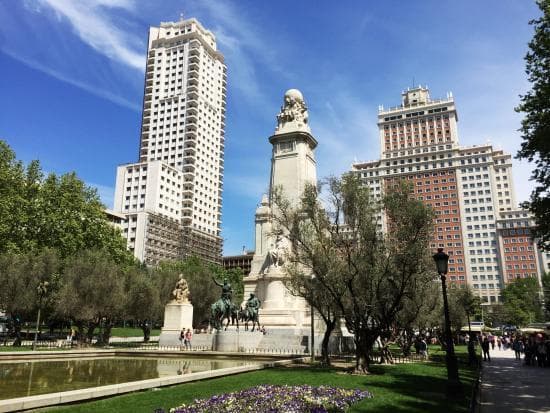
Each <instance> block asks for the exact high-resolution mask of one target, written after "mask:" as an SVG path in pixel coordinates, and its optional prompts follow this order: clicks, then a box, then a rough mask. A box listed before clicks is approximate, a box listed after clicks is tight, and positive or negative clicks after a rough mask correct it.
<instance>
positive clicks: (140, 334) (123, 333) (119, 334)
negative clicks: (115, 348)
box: [111, 327, 160, 337]
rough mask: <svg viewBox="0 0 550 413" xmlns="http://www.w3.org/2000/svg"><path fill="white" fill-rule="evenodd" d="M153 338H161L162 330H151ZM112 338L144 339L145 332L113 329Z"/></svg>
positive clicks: (129, 328) (123, 328)
mask: <svg viewBox="0 0 550 413" xmlns="http://www.w3.org/2000/svg"><path fill="white" fill-rule="evenodd" d="M151 336H160V329H154V330H151ZM111 337H143V330H142V329H141V328H132V327H113V329H112V330H111Z"/></svg>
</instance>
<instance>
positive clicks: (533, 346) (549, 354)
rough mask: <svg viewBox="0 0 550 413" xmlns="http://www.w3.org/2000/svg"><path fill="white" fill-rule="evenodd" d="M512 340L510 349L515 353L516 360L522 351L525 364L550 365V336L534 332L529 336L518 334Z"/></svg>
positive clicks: (519, 358) (519, 357)
mask: <svg viewBox="0 0 550 413" xmlns="http://www.w3.org/2000/svg"><path fill="white" fill-rule="evenodd" d="M512 340H513V341H512V349H513V350H514V352H515V354H516V360H521V354H522V353H523V354H524V360H525V364H526V365H528V366H539V367H550V337H548V336H546V337H545V335H543V334H542V333H536V334H531V335H530V336H519V335H518V336H517V337H514V338H513V339H512Z"/></svg>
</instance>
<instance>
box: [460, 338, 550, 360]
mask: <svg viewBox="0 0 550 413" xmlns="http://www.w3.org/2000/svg"><path fill="white" fill-rule="evenodd" d="M475 340H476V339H475V338H472V339H469V338H466V342H468V350H469V352H472V353H473V354H475V349H474V345H475ZM477 340H478V341H480V342H481V350H482V354H483V360H484V361H491V354H490V351H491V350H495V347H498V349H499V350H501V351H503V350H509V349H510V350H513V351H514V354H515V357H516V360H521V357H522V355H524V360H525V364H526V365H528V366H539V367H550V337H548V336H546V335H544V334H542V333H535V334H531V335H520V334H519V333H518V334H514V335H511V336H509V337H508V336H502V337H498V336H494V335H491V334H487V335H485V334H484V335H483V336H478V337H477Z"/></svg>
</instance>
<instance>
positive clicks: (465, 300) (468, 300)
mask: <svg viewBox="0 0 550 413" xmlns="http://www.w3.org/2000/svg"><path fill="white" fill-rule="evenodd" d="M451 291H452V292H453V294H452V295H453V297H452V298H453V300H452V303H453V305H452V306H451V307H452V308H451V311H452V312H454V313H455V314H456V317H457V318H462V320H464V321H465V322H462V323H461V324H459V325H454V326H455V329H460V328H462V326H463V325H467V326H468V332H469V335H470V336H471V335H472V331H471V328H470V321H471V319H472V318H473V317H474V316H475V315H476V314H477V313H479V312H480V310H481V299H480V298H479V296H477V295H475V294H474V292H473V290H472V288H471V287H470V286H469V285H466V286H465V288H455V289H451ZM458 331H459V330H458Z"/></svg>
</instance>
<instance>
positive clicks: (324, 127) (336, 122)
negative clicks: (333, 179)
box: [310, 92, 380, 178]
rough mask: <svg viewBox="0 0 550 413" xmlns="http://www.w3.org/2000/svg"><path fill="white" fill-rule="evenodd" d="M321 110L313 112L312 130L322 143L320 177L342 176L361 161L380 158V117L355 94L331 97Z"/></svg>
mask: <svg viewBox="0 0 550 413" xmlns="http://www.w3.org/2000/svg"><path fill="white" fill-rule="evenodd" d="M330 96H331V97H330V100H326V101H325V102H324V103H323V104H322V105H321V106H320V107H314V109H313V111H312V110H310V119H311V129H312V132H313V134H314V136H315V137H316V138H317V140H318V142H319V147H318V149H317V153H316V157H317V165H318V171H317V175H318V177H319V178H323V177H326V176H328V175H339V174H341V173H343V172H346V171H349V170H350V169H351V164H352V163H353V162H355V161H357V160H366V159H377V158H379V151H380V148H379V141H378V132H377V128H376V122H375V119H376V114H375V113H373V111H372V109H371V108H370V106H368V105H367V104H366V103H365V102H363V101H361V100H360V99H358V98H356V97H355V96H352V95H351V94H348V93H344V92H339V93H335V94H331V95H330Z"/></svg>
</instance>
